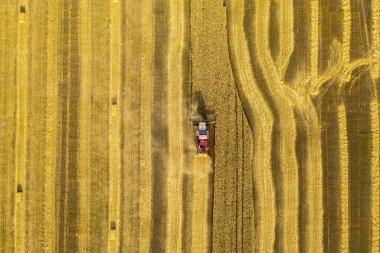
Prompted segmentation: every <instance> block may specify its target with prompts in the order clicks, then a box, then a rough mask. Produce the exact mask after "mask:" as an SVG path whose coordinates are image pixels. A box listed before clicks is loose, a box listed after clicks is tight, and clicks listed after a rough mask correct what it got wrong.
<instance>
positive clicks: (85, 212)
mask: <svg viewBox="0 0 380 253" xmlns="http://www.w3.org/2000/svg"><path fill="white" fill-rule="evenodd" d="M90 12H91V9H90V5H89V4H88V1H87V0H80V13H79V15H80V34H79V36H80V38H79V43H80V45H79V47H80V50H81V61H80V67H81V69H80V72H81V87H80V89H81V90H80V98H79V99H80V102H79V117H80V119H81V120H80V122H79V161H78V181H79V189H80V191H81V192H82V194H80V196H79V209H80V214H79V215H80V216H79V220H80V222H79V246H78V249H79V251H80V252H86V251H87V247H88V241H89V238H88V236H89V218H88V217H89V215H90V211H89V201H90V198H89V192H90V187H89V180H90V179H89V176H88V175H89V171H90V131H89V129H90V127H91V63H90V55H91V36H90V27H91V18H90V16H89V15H88V13H90Z"/></svg>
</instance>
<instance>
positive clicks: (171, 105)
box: [166, 1, 185, 252]
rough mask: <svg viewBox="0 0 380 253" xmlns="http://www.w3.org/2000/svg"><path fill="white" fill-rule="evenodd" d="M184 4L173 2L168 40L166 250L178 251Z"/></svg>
mask: <svg viewBox="0 0 380 253" xmlns="http://www.w3.org/2000/svg"><path fill="white" fill-rule="evenodd" d="M183 15H184V3H181V2H175V1H171V2H170V19H169V27H170V28H169V31H170V32H169V41H168V44H169V45H168V48H169V50H168V62H167V64H168V101H167V103H168V122H169V125H170V127H169V128H168V136H169V161H168V163H169V166H168V174H167V185H168V188H167V200H168V216H167V221H168V223H167V224H168V226H167V239H166V250H167V251H172V252H177V251H180V250H181V248H182V241H181V240H180V239H179V238H181V237H182V235H181V232H182V219H183V218H182V217H183V214H182V208H181V207H182V182H183V181H182V176H183V160H184V153H183V145H182V142H181V141H180V140H183V132H184V128H183V123H184V115H183V111H184V110H183V104H184V102H183V99H182V98H183V95H182V94H183V91H182V89H183V85H182V81H183V65H182V59H183V43H184V34H183V32H184V22H185V20H184V16H183Z"/></svg>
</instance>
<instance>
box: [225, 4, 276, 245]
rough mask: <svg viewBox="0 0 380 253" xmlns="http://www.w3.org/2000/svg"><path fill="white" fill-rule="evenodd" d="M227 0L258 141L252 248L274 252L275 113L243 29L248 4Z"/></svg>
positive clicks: (239, 76)
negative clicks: (255, 72) (254, 68)
mask: <svg viewBox="0 0 380 253" xmlns="http://www.w3.org/2000/svg"><path fill="white" fill-rule="evenodd" d="M226 4H227V32H228V49H229V52H230V60H231V65H232V69H233V73H234V76H235V79H236V84H237V90H238V92H239V96H240V98H241V101H242V103H243V108H244V111H245V113H246V115H247V118H248V122H249V125H250V128H251V131H252V135H253V143H254V146H253V149H254V156H253V160H252V168H253V170H254V171H253V181H254V185H255V186H254V187H255V190H254V191H255V195H256V197H257V199H255V201H254V208H255V223H256V224H255V226H256V228H255V237H254V242H255V243H254V244H253V245H252V251H255V250H256V249H258V250H260V251H268V252H271V251H273V247H274V240H275V219H276V214H275V199H274V197H275V196H274V187H273V183H272V174H271V160H270V157H271V136H272V128H273V116H272V112H271V111H270V109H269V106H268V105H267V103H266V101H265V99H264V97H263V95H262V93H261V91H260V89H258V87H257V84H256V82H255V79H254V76H253V71H252V69H251V68H250V67H249V66H251V61H250V58H249V49H248V42H247V40H246V37H245V34H244V32H243V16H244V15H243V14H244V5H242V4H241V3H239V2H238V1H228V2H227V3H226ZM239 17H240V18H239ZM253 101H255V103H254V102H253ZM252 239H253V238H252Z"/></svg>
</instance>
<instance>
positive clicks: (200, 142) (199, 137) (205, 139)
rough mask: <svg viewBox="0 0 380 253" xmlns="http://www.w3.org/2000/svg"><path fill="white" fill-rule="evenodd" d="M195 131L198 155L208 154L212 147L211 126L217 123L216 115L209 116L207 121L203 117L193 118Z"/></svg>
mask: <svg viewBox="0 0 380 253" xmlns="http://www.w3.org/2000/svg"><path fill="white" fill-rule="evenodd" d="M191 121H192V122H193V126H194V130H195V144H196V146H197V155H202V154H206V153H207V151H208V149H209V145H210V131H209V125H210V124H214V123H215V116H214V115H207V119H204V118H203V117H202V116H192V117H191Z"/></svg>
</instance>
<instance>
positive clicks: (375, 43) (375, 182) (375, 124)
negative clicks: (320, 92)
mask: <svg viewBox="0 0 380 253" xmlns="http://www.w3.org/2000/svg"><path fill="white" fill-rule="evenodd" d="M371 12H372V13H371V15H372V16H371V19H372V23H371V25H372V31H371V35H372V39H371V42H372V52H373V56H372V57H373V64H372V70H371V74H372V82H373V86H374V88H373V92H375V96H374V97H373V100H372V101H371V104H370V108H371V125H372V127H371V129H372V141H371V152H372V154H371V157H372V161H371V163H372V164H371V230H372V240H371V247H372V252H379V251H380V243H379V241H380V211H379V206H380V200H379V199H380V197H379V196H380V190H379V180H380V179H379V178H380V177H379V150H378V149H379V145H380V143H379V112H378V103H379V94H378V93H379V90H378V88H377V87H379V82H380V1H379V0H372V1H371Z"/></svg>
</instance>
